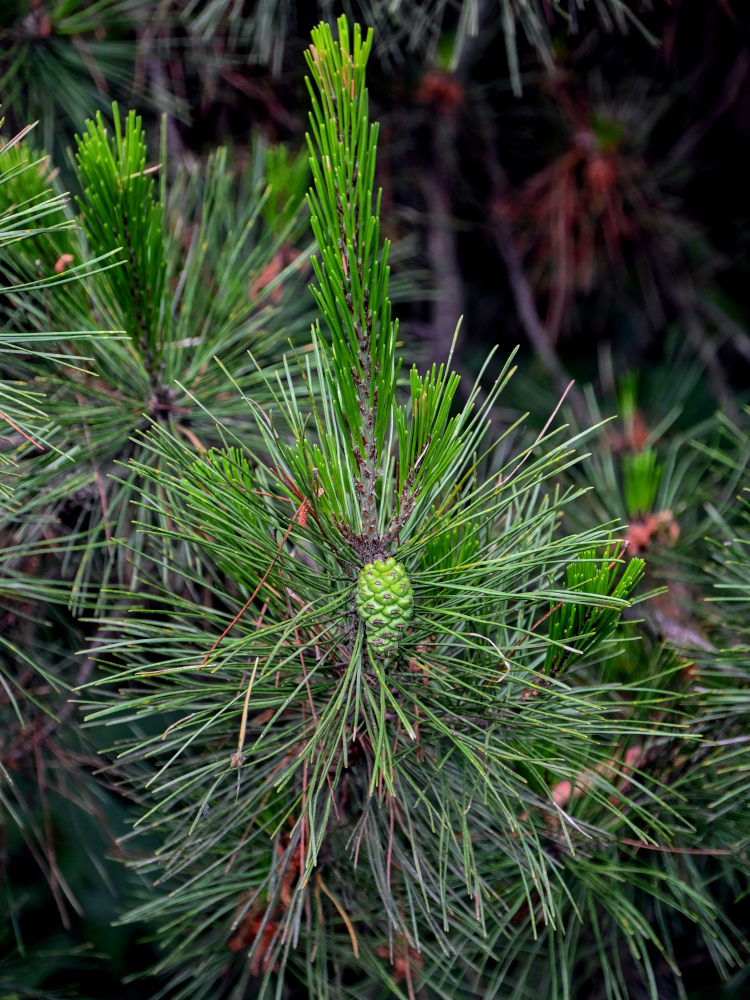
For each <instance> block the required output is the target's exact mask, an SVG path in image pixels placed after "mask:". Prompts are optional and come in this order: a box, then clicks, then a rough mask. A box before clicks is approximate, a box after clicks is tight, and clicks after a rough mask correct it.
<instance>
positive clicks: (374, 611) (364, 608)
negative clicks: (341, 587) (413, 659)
mask: <svg viewBox="0 0 750 1000" xmlns="http://www.w3.org/2000/svg"><path fill="white" fill-rule="evenodd" d="M413 608H414V592H413V591H412V589H411V584H410V583H409V577H408V576H407V575H406V570H405V569H404V567H403V565H402V564H401V563H400V562H396V560H395V559H394V558H393V556H390V557H389V558H388V559H386V560H382V559H376V560H375V561H374V562H371V563H367V564H366V565H365V567H364V569H363V570H362V572H361V573H360V574H359V580H358V582H357V611H358V612H359V616H360V618H361V619H362V621H363V622H364V623H365V625H366V626H367V645H368V647H369V649H370V652H371V653H377V654H378V655H380V656H385V657H390V656H393V655H394V654H395V653H396V650H397V649H398V643H399V640H400V638H401V636H402V635H403V633H404V631H405V629H406V626H407V625H408V623H409V619H410V618H411V616H412V611H413Z"/></svg>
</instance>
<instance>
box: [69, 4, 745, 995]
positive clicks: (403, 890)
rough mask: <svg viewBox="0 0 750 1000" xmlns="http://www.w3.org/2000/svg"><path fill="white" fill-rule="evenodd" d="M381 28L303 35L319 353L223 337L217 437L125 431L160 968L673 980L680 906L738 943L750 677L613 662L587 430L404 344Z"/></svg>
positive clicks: (262, 978)
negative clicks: (740, 740) (136, 544)
mask: <svg viewBox="0 0 750 1000" xmlns="http://www.w3.org/2000/svg"><path fill="white" fill-rule="evenodd" d="M371 44H372V36H371V34H370V33H367V34H366V35H363V34H362V32H361V31H360V29H359V28H358V27H356V26H355V28H354V29H353V30H350V29H349V27H348V26H347V22H346V20H345V19H343V18H342V19H341V20H340V21H339V22H338V37H335V36H334V34H333V32H332V31H331V29H330V27H329V26H327V25H321V26H320V27H319V28H317V29H316V30H315V31H314V32H313V44H312V46H311V48H310V50H309V52H308V54H307V64H308V71H309V78H308V86H309V91H310V98H311V103H312V111H311V114H310V133H309V137H308V141H309V147H310V163H311V168H312V176H313V186H312V189H311V191H310V194H309V199H308V202H309V207H310V214H311V225H312V230H313V234H314V236H315V240H316V243H317V250H316V252H315V257H314V259H313V267H314V271H315V278H316V281H315V284H314V287H313V295H314V298H315V302H316V304H317V307H318V310H319V313H320V322H318V323H317V324H316V326H315V328H314V330H313V335H312V344H311V348H310V350H309V351H300V352H298V353H296V354H292V355H288V356H287V358H286V360H285V361H284V365H283V368H282V369H281V370H280V371H279V372H277V373H276V375H275V376H272V377H271V378H270V379H269V380H268V381H267V387H266V393H267V396H268V401H267V402H266V403H262V402H261V401H259V400H258V399H256V398H254V397H252V396H250V395H249V394H248V393H247V391H246V390H245V387H244V384H243V376H242V375H236V374H235V373H234V372H233V371H232V370H231V367H230V366H229V365H227V366H226V372H225V374H226V379H227V389H228V390H230V389H231V388H233V389H234V391H235V392H236V393H237V395H238V398H239V399H240V400H241V401H242V405H243V410H242V413H243V416H242V417H241V418H240V419H236V420H233V421H232V422H231V423H230V422H228V421H226V420H220V421H218V422H217V423H218V434H219V437H220V440H221V442H222V443H221V445H220V446H215V447H212V448H209V449H206V450H203V451H200V452H196V450H195V449H194V448H192V447H190V444H191V442H189V441H186V440H185V439H184V436H183V437H181V436H180V435H179V433H177V434H176V433H175V431H174V429H172V428H170V427H169V426H168V425H167V424H165V423H163V422H158V421H157V422H154V423H153V424H152V425H151V426H150V427H149V428H148V430H147V431H146V432H145V434H144V435H143V436H142V437H140V438H139V442H140V447H141V449H142V452H141V454H140V455H139V456H138V457H134V458H131V460H130V469H131V471H132V475H133V476H134V477H137V479H136V478H134V482H135V481H137V483H138V484H139V485H138V490H139V495H140V504H141V507H142V511H143V513H142V515H141V518H140V520H141V529H142V532H143V535H144V539H145V540H146V543H148V544H150V542H151V541H153V543H154V544H153V545H152V550H153V551H155V552H158V553H159V556H158V557H155V561H156V562H157V563H160V564H161V565H162V566H163V567H164V568H165V569H168V570H169V572H170V578H169V579H170V585H169V586H167V585H166V584H165V583H164V582H163V581H164V577H163V576H162V578H161V580H162V582H160V580H159V574H158V573H155V572H152V571H151V570H150V568H149V566H148V565H147V564H145V563H143V564H142V568H141V573H140V578H139V579H138V580H137V581H136V582H137V586H134V587H133V589H132V592H131V594H130V596H129V598H128V600H129V608H128V614H127V616H122V615H121V614H118V613H117V610H116V609H115V610H114V611H113V612H112V613H111V614H110V615H108V616H107V615H105V616H104V617H103V618H102V619H101V624H102V625H103V626H106V627H107V629H108V630H109V635H110V636H111V637H110V638H109V639H108V640H107V641H106V642H105V643H104V644H102V645H101V646H100V647H99V649H98V651H97V659H98V661H99V664H100V675H99V676H98V677H97V679H96V680H95V681H93V682H92V683H91V684H90V685H89V686H88V687H87V689H86V691H85V693H84V695H83V697H84V699H85V701H86V702H87V705H88V709H87V711H88V719H89V722H90V723H91V724H94V725H97V726H102V725H106V726H107V727H109V728H110V730H111V733H112V739H111V746H110V747H109V748H108V749H105V753H107V754H108V755H109V756H110V759H111V767H112V768H113V771H112V773H113V775H116V776H117V779H118V781H119V782H121V783H122V787H123V788H126V789H127V790H128V793H129V795H130V796H131V797H132V799H133V801H134V802H135V804H136V810H137V812H138V814H139V815H138V819H137V822H136V824H135V827H134V830H133V835H132V837H131V838H129V839H128V841H127V843H128V845H129V848H130V850H131V851H132V852H133V857H134V861H133V864H134V866H135V868H136V870H137V871H138V872H139V873H140V874H142V876H143V899H142V902H141V903H140V905H139V906H138V907H136V908H135V909H134V910H133V912H132V913H131V917H134V918H139V919H143V918H146V919H149V920H152V921H153V922H154V923H155V924H156V925H157V926H158V928H159V931H158V939H159V942H160V944H161V947H162V959H161V962H160V964H159V967H158V971H160V972H162V973H165V974H167V975H168V976H169V986H168V987H167V993H168V995H169V996H171V997H175V998H179V997H188V996H190V997H206V998H209V997H211V998H215V997H219V996H222V997H223V996H226V997H230V996H231V997H250V996H269V997H270V996H278V997H285V996H289V997H291V996H297V995H308V996H310V997H316V998H324V997H331V998H338V997H343V996H349V995H351V996H357V997H370V996H371V997H380V996H389V995H392V996H401V997H409V998H410V1000H411V998H416V997H430V998H432V997H445V998H458V997H477V998H479V997H490V996H503V997H512V998H516V997H517V998H519V1000H520V998H522V997H527V996H529V995H530V994H534V995H537V996H545V997H549V998H558V997H559V998H563V997H568V996H575V995H576V991H577V990H578V989H579V988H581V987H582V984H583V983H584V982H587V983H589V984H591V983H593V988H594V989H597V990H599V992H600V993H601V995H606V996H608V997H616V998H622V1000H625V998H626V997H630V996H632V995H633V994H632V985H633V983H636V982H637V983H638V984H639V986H638V989H641V990H642V991H643V995H645V996H649V997H651V998H654V1000H656V998H657V997H659V996H660V995H662V994H661V991H662V988H663V984H664V982H665V981H666V979H671V981H672V982H673V983H676V984H677V989H678V990H682V991H683V993H684V988H683V987H682V985H681V984H680V978H679V965H678V954H677V951H678V947H679V942H680V940H681V935H683V933H684V929H685V927H689V928H690V931H689V933H691V934H693V935H695V934H697V935H700V936H702V939H703V940H704V941H705V943H706V946H707V948H708V950H709V951H710V953H711V956H712V958H713V960H714V961H715V963H716V964H717V966H718V967H719V968H720V969H721V970H722V971H726V970H728V969H729V968H730V967H731V966H732V964H735V963H737V962H739V961H740V950H739V949H740V946H741V942H740V940H739V935H738V934H737V933H736V931H735V930H734V928H733V926H732V924H731V921H730V919H729V916H728V914H727V912H726V910H725V908H724V907H723V906H722V903H721V898H720V894H719V893H717V892H716V891H715V885H714V881H715V877H716V876H715V868H712V865H713V864H718V865H719V866H721V867H722V869H723V873H724V875H725V877H727V878H729V879H733V878H735V877H736V878H737V879H742V878H745V877H746V874H747V859H746V856H745V854H744V848H742V846H741V845H742V844H744V843H746V836H747V831H746V821H745V820H744V819H743V818H741V817H738V818H737V819H736V821H735V823H734V824H732V825H731V826H725V827H722V829H721V831H720V832H719V833H718V834H717V837H716V838H715V839H711V838H709V840H708V841H706V839H705V836H706V830H711V825H710V823H711V815H712V810H713V808H714V804H713V803H712V801H710V798H711V796H710V794H709V795H707V794H706V793H705V792H704V791H702V788H703V784H702V782H703V776H704V774H705V773H706V771H704V770H703V768H704V767H705V768H710V769H711V773H712V774H713V775H715V776H718V774H719V773H720V772H721V771H722V768H723V767H724V766H725V763H726V762H727V760H728V759H729V758H728V756H727V749H726V747H727V746H729V745H730V744H727V743H726V742H725V740H724V738H723V734H724V733H725V732H728V733H731V734H732V735H730V736H728V737H727V738H728V739H730V740H731V739H734V735H733V734H735V733H736V732H737V729H736V726H737V724H738V720H737V719H734V718H731V717H730V716H729V715H728V713H727V709H726V706H727V704H730V703H731V704H734V703H735V702H734V699H733V697H732V696H727V698H726V700H723V701H722V698H721V697H720V698H719V699H718V700H717V699H716V698H714V697H713V696H712V695H711V694H708V695H706V694H705V693H704V694H701V696H700V697H696V690H695V688H694V686H693V682H692V677H693V675H692V673H691V672H690V670H689V669H687V668H686V666H685V663H684V651H681V652H683V658H680V656H678V655H677V652H676V651H675V650H673V649H669V648H661V647H659V646H657V645H646V644H642V645H639V646H638V647H637V648H638V650H639V652H638V653H634V654H632V655H631V657H630V659H629V662H631V663H632V664H634V666H633V667H632V668H629V669H623V667H622V658H623V653H622V649H623V642H624V640H625V639H626V638H627V637H628V636H630V637H631V638H633V633H632V632H630V633H628V632H625V631H624V630H623V629H622V628H621V626H620V625H619V618H620V614H621V612H622V611H623V610H624V609H626V608H627V607H628V606H629V602H630V601H631V600H632V599H633V596H634V595H635V594H639V593H640V592H639V591H638V590H637V588H638V585H639V582H640V580H641V577H642V573H643V563H642V560H640V559H639V558H628V556H627V553H626V552H625V550H624V548H623V546H622V544H621V543H620V542H619V541H618V540H617V539H616V538H613V537H612V534H611V525H609V524H603V525H596V524H594V525H592V526H589V527H586V528H583V527H581V528H580V529H577V530H572V529H568V528H566V527H565V522H564V520H563V519H564V516H565V514H566V513H567V512H568V511H572V510H575V508H576V507H577V506H578V505H580V504H581V503H582V502H583V491H582V490H581V489H580V488H578V487H577V486H575V485H572V486H569V487H565V486H564V485H561V484H562V483H563V482H564V480H565V478H566V475H567V473H568V472H569V471H570V470H571V469H572V468H573V467H574V466H575V465H576V463H577V462H579V460H580V458H581V454H580V451H579V447H580V446H581V444H582V442H583V441H584V439H585V434H583V433H574V434H572V435H570V434H566V433H565V430H564V428H559V429H557V430H550V427H551V426H552V424H553V418H554V416H555V414H554V413H553V416H552V417H550V419H549V420H548V421H547V424H546V425H545V427H544V430H543V431H542V433H540V434H539V435H538V436H537V438H536V439H535V440H533V441H531V442H530V443H529V444H528V445H527V446H526V447H525V448H522V449H521V450H520V452H516V453H514V452H513V450H512V449H511V447H510V445H509V437H510V432H511V430H512V429H513V428H512V427H501V428H499V429H498V427H497V425H496V422H495V421H494V420H493V414H494V413H495V409H494V408H495V404H496V401H497V399H498V395H499V393H500V392H501V391H502V389H503V388H504V386H505V385H506V383H507V380H508V379H509V378H510V376H511V374H512V369H511V362H510V361H509V362H507V363H506V364H505V365H504V366H503V367H502V370H501V372H500V375H499V376H498V377H497V378H496V379H495V380H494V381H490V384H489V388H488V389H486V391H485V392H484V394H483V395H480V386H479V384H477V385H475V386H474V387H473V388H472V389H470V390H469V391H468V392H467V393H466V394H465V395H466V399H465V402H464V404H463V405H459V403H458V398H457V389H458V382H459V379H458V376H457V375H456V374H455V373H454V372H452V371H451V358H448V359H447V360H446V362H445V364H443V365H434V366H433V367H431V368H429V369H428V370H427V371H426V372H424V373H422V374H421V373H420V372H419V371H418V370H417V369H416V367H413V368H411V370H410V371H409V372H408V373H406V374H405V375H402V374H401V368H400V362H399V360H398V357H397V343H398V341H397V326H396V323H395V322H394V320H393V319H392V316H391V305H390V300H389V291H388V283H389V268H388V243H387V241H382V240H381V236H380V224H379V196H378V194H377V192H376V191H375V185H374V168H375V155H376V143H377V126H375V125H373V124H371V123H370V120H369V114H368V100H367V89H366V86H365V69H366V65H367V58H368V55H369V53H370V49H371ZM492 364H493V361H492V359H490V360H489V361H488V363H487V365H486V366H485V368H484V369H483V373H482V376H481V377H482V378H483V379H484V378H486V377H487V376H488V372H489V370H490V368H491V366H492ZM187 394H188V397H189V398H190V400H191V405H192V406H196V407H199V406H200V405H201V395H200V388H198V389H197V390H196V391H195V392H194V393H192V392H190V390H189V388H188V390H187ZM258 439H260V440H261V444H260V445H259V444H258ZM640 461H641V462H642V463H645V462H651V463H652V464H653V462H654V459H653V457H651V456H647V458H645V459H641V460H640ZM642 472H643V470H637V469H631V470H630V472H629V473H628V474H627V475H628V476H629V478H628V483H629V484H630V485H629V486H628V487H627V488H626V493H627V498H626V499H627V503H628V504H629V505H630V506H631V509H633V510H638V511H641V510H642V509H643V508H644V507H647V506H649V505H650V504H652V503H653V502H654V499H655V498H654V496H653V495H651V494H650V493H649V494H648V495H646V494H645V493H644V489H645V487H644V486H643V483H644V475H643V474H642ZM645 478H646V479H647V478H648V477H645ZM641 596H642V595H641ZM632 646H633V644H632V643H628V644H626V645H625V648H627V649H631V648H632ZM717 706H718V707H717ZM722 706H723V707H722ZM707 734H710V738H709V739H708V742H706V743H704V744H701V746H704V745H705V747H706V752H705V753H703V752H702V751H700V750H696V746H697V745H698V744H699V743H700V741H701V740H706V739H707ZM729 753H730V755H731V753H734V751H733V750H731V751H729ZM144 835H145V836H146V837H147V839H146V840H142V839H139V838H143V837H144ZM154 841H156V842H157V847H156V848H154V847H153V846H148V847H146V846H145V845H146V844H149V845H152V844H153V843H154ZM139 844H143V845H144V846H143V847H139Z"/></svg>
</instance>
